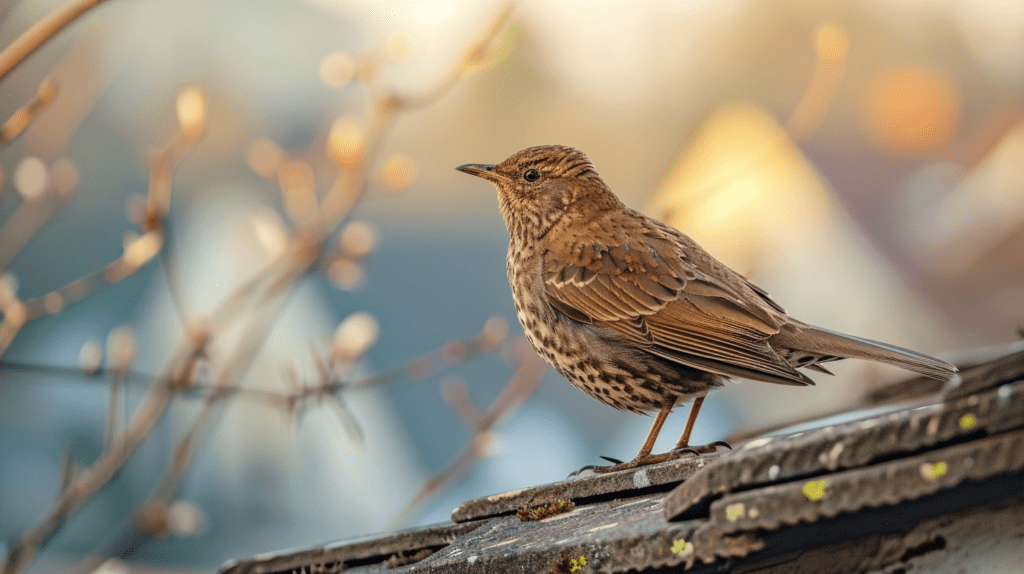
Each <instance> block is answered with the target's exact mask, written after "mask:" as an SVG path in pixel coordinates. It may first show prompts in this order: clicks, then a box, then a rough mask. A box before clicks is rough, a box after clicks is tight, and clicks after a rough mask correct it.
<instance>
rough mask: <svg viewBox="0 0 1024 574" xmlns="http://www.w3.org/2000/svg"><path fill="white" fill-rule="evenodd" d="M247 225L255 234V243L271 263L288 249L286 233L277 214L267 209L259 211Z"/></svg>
mask: <svg viewBox="0 0 1024 574" xmlns="http://www.w3.org/2000/svg"><path fill="white" fill-rule="evenodd" d="M249 223H250V225H252V230H253V233H255V234H256V241H258V242H259V244H260V247H262V248H263V251H264V252H266V254H267V257H268V258H269V259H270V260H271V261H273V260H275V259H277V258H279V257H281V256H282V255H284V252H285V250H286V249H287V247H288V233H287V232H286V231H285V229H284V225H283V224H282V223H281V218H280V217H278V215H277V213H275V212H273V211H271V210H269V209H263V210H260V211H259V212H257V213H256V214H255V215H253V216H252V220H250V222H249Z"/></svg>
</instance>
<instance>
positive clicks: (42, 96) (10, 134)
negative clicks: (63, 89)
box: [0, 79, 57, 148]
mask: <svg viewBox="0 0 1024 574" xmlns="http://www.w3.org/2000/svg"><path fill="white" fill-rule="evenodd" d="M56 95H57V82H55V81H53V80H50V79H47V80H44V81H43V83H42V84H39V90H38V91H36V94H35V95H34V96H32V99H31V100H29V101H28V103H27V104H25V105H24V106H22V107H20V108H18V109H17V110H16V111H15V112H14V113H13V114H11V117H9V118H7V121H6V122H4V123H3V125H2V126H0V148H2V147H4V146H6V145H7V144H9V143H11V142H12V141H14V140H15V138H17V137H18V136H20V135H21V134H22V132H24V131H25V128H27V127H28V126H29V125H30V124H31V123H32V120H34V119H36V118H37V117H38V116H39V112H41V111H43V108H45V107H46V106H47V105H48V104H49V103H50V102H52V101H53V98H54V97H55V96H56Z"/></svg>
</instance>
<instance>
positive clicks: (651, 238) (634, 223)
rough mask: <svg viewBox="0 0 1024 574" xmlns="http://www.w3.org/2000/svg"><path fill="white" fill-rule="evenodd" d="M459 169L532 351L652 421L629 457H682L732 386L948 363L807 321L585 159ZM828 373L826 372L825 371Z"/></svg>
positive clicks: (932, 368)
mask: <svg viewBox="0 0 1024 574" xmlns="http://www.w3.org/2000/svg"><path fill="white" fill-rule="evenodd" d="M456 169H458V170H459V171H462V172H465V173H468V174H471V175H475V176H478V177H482V178H484V179H486V180H488V181H490V182H491V183H492V184H494V186H495V187H496V188H497V190H498V203H499V205H500V208H501V215H502V217H503V218H504V219H505V225H506V226H507V227H508V231H509V235H510V236H511V241H510V243H509V248H508V258H507V260H506V269H507V271H508V280H509V283H510V284H511V286H512V296H513V299H514V300H515V307H516V314H517V315H518V317H519V322H520V323H522V325H523V330H524V331H525V333H526V338H527V339H528V340H529V341H530V344H531V345H533V348H534V349H536V350H537V352H538V353H540V355H541V356H543V357H544V359H545V360H547V362H548V364H550V365H551V366H552V367H554V369H555V370H556V371H558V372H559V373H561V374H562V376H564V377H565V378H566V379H568V380H569V382H570V383H572V384H573V385H574V386H575V387H576V388H578V389H580V390H582V391H583V392H585V393H587V394H588V395H590V396H592V397H594V398H596V399H597V400H599V401H601V402H603V403H605V404H607V405H610V406H612V407H615V408H617V409H621V410H624V411H630V412H634V413H641V414H643V413H648V412H652V411H657V413H658V414H657V417H656V418H655V420H654V425H653V426H652V427H651V431H650V433H649V434H648V435H647V439H646V440H645V441H644V444H643V446H642V447H641V449H640V452H639V453H638V454H637V456H636V458H634V459H633V460H632V461H630V462H628V463H622V464H619V465H615V466H613V467H610V468H608V469H604V470H617V469H621V468H631V467H635V466H639V465H642V464H649V463H653V462H660V461H663V460H668V459H670V458H673V457H675V456H678V455H679V454H680V453H681V452H683V451H685V450H697V451H698V452H709V451H710V450H712V448H713V447H710V446H708V447H699V448H698V449H692V447H689V438H690V431H691V430H692V429H693V423H694V421H695V420H696V418H697V413H698V412H699V410H700V406H701V404H702V403H703V401H704V396H705V395H706V394H707V392H708V391H709V390H711V389H713V388H715V387H720V386H722V384H723V381H724V380H725V379H727V378H730V377H738V378H743V379H749V380H753V381H764V382H768V383H779V384H783V385H813V384H814V382H813V381H812V380H811V379H809V378H808V377H807V375H805V374H803V373H801V372H800V371H798V370H797V369H798V368H807V369H810V370H814V371H819V372H823V373H829V371H828V370H826V369H825V368H824V367H823V366H822V365H821V364H822V363H826V362H829V361H836V360H839V359H846V358H858V359H868V360H871V361H878V362H882V363H889V364H892V365H896V366H898V367H902V368H904V369H909V370H911V371H914V372H917V373H921V374H922V375H926V376H929V377H934V378H937V379H947V378H949V376H950V375H952V374H953V373H955V372H956V367H954V366H953V365H950V364H948V363H946V362H944V361H940V360H938V359H934V358H932V357H929V356H926V355H923V354H920V353H916V352H914V351H910V350H907V349H902V348H900V347H896V346H893V345H887V344H885V343H879V342H877V341H870V340H867V339H861V338H859V337H853V336H850V335H844V334H841V333H836V332H833V331H829V330H827V329H822V328H820V327H815V326H812V325H808V324H806V323H802V322H800V321H798V320H796V319H793V318H792V317H790V316H788V315H787V314H786V312H785V311H784V310H783V309H782V307H780V306H779V305H778V304H777V303H775V302H774V301H772V300H771V298H770V297H769V296H768V293H766V292H765V291H764V290H762V289H760V288H758V287H757V286H756V285H754V284H753V283H751V282H749V281H747V280H746V279H745V278H744V277H743V276H742V275H740V274H739V273H736V272H735V271H733V270H732V269H730V268H728V267H726V266H725V265H723V264H722V263H721V262H719V261H718V260H716V259H715V258H714V257H712V256H711V255H709V254H708V253H707V252H706V251H704V249H702V248H701V247H700V246H699V245H697V244H696V243H695V242H694V241H693V240H692V239H690V238H689V237H687V236H686V235H684V234H682V233H681V232H679V231H677V230H676V229H674V228H672V227H669V226H668V225H665V224H664V223H661V222H659V221H657V220H654V219H652V218H650V217H647V216H645V215H643V214H642V213H640V212H638V211H635V210H633V209H630V208H629V207H626V206H625V205H624V204H623V203H622V202H621V201H619V199H618V197H616V196H615V194H614V193H613V192H612V190H611V188H609V187H608V185H607V184H606V183H605V182H604V180H602V179H601V177H600V176H599V175H598V174H597V171H596V170H595V169H594V164H593V163H591V161H590V159H589V158H588V157H587V156H586V155H585V154H584V153H583V152H580V151H578V150H576V149H573V148H571V147H566V146H537V147H531V148H528V149H525V150H522V151H520V152H518V153H516V154H514V155H513V156H512V157H509V158H508V159H506V160H505V161H503V162H501V163H499V164H497V165H482V164H467V165H462V166H459V167H458V168H456ZM829 374H831V373H829ZM690 399H693V407H692V408H691V409H690V416H689V419H688V420H687V422H686V427H685V430H684V431H683V435H682V437H681V438H680V439H679V442H678V444H677V445H676V449H675V450H674V451H673V452H671V453H666V454H664V455H654V456H652V455H651V449H652V448H653V446H654V441H655V439H656V438H657V436H658V432H659V431H660V430H661V426H662V424H663V423H664V422H665V417H667V416H668V414H669V413H670V412H671V411H672V409H673V407H675V406H676V405H679V404H682V403H684V402H686V401H688V400H690Z"/></svg>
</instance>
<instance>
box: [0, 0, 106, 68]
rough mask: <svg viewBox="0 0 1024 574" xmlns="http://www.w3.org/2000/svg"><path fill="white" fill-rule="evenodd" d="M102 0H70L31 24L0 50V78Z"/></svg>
mask: <svg viewBox="0 0 1024 574" xmlns="http://www.w3.org/2000/svg"><path fill="white" fill-rule="evenodd" d="M101 2H103V0H70V1H69V2H67V3H65V4H64V5H63V6H61V7H60V8H57V9H56V10H54V11H53V12H50V13H49V14H47V15H46V16H44V17H43V19H42V20H39V21H38V22H36V23H35V24H33V25H32V26H31V27H30V28H29V29H28V30H25V31H24V32H22V34H21V36H18V38H17V39H16V40H15V41H13V42H11V44H10V45H9V46H7V48H5V49H4V51H3V52H0V80H2V79H3V78H4V77H6V76H7V74H9V73H10V72H11V70H13V69H14V68H15V66H17V65H18V64H20V63H21V62H22V61H23V60H24V59H25V58H27V57H28V56H29V55H30V54H31V53H32V52H35V51H36V49H38V48H39V47H40V46H42V45H43V44H44V43H45V42H46V41H47V40H49V39H50V38H51V37H53V35H54V34H56V33H57V32H60V31H61V30H63V29H64V28H65V27H67V26H68V25H69V24H71V23H72V22H74V21H75V20H76V19H78V17H79V16H81V15H82V14H85V13H86V12H88V11H89V10H91V9H92V8H95V7H96V6H97V5H98V4H100V3H101Z"/></svg>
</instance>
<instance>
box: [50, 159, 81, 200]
mask: <svg viewBox="0 0 1024 574" xmlns="http://www.w3.org/2000/svg"><path fill="white" fill-rule="evenodd" d="M50 180H51V181H52V182H53V190H54V191H56V192H57V195H59V196H61V197H70V196H71V194H73V193H75V190H76V189H78V165H77V164H76V163H75V162H74V160H72V159H71V158H67V157H62V158H60V159H58V160H57V161H55V162H53V165H52V166H50Z"/></svg>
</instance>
